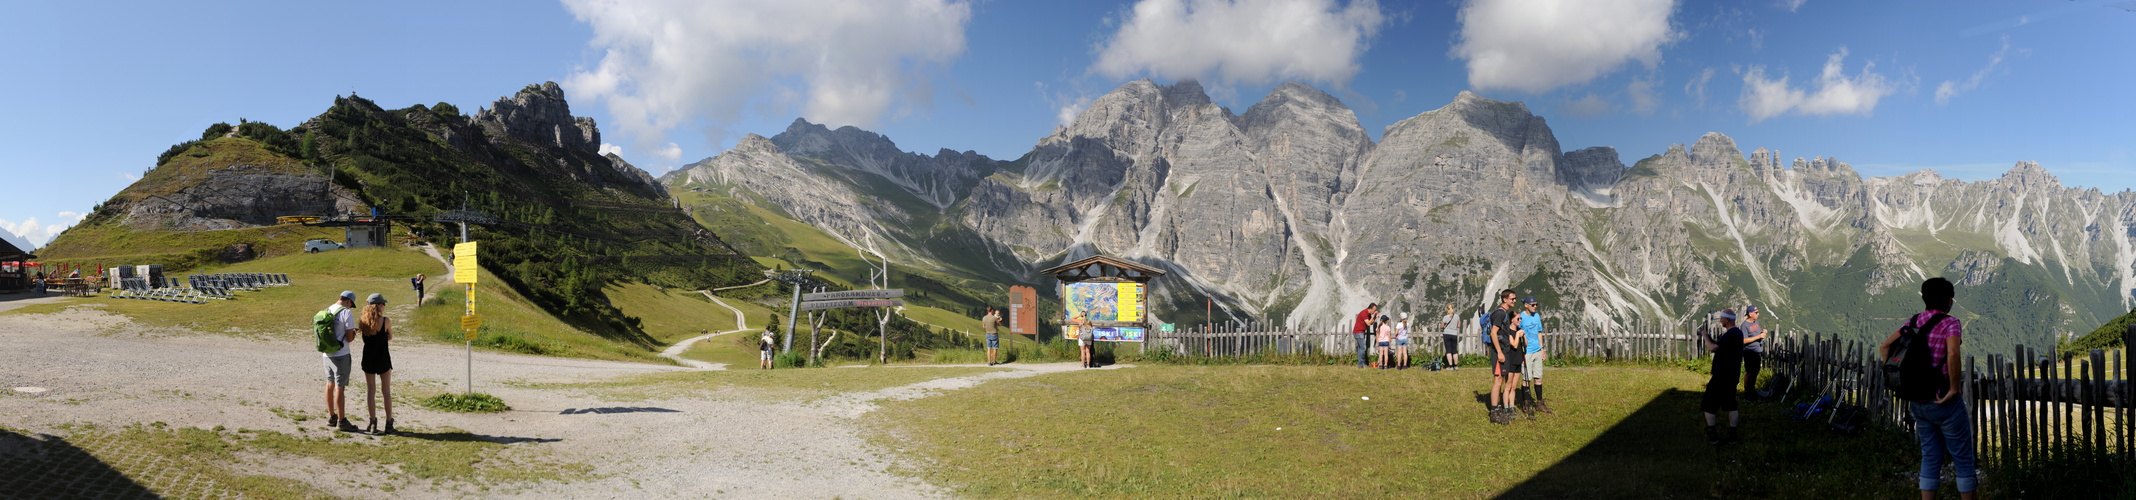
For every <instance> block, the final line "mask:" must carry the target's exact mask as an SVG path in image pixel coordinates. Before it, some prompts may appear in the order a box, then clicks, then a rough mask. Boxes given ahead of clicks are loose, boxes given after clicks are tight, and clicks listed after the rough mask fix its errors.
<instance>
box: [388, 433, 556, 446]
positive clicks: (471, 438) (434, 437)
mask: <svg viewBox="0 0 2136 500" xmlns="http://www.w3.org/2000/svg"><path fill="white" fill-rule="evenodd" d="M393 437H404V438H409V439H422V440H427V441H445V442H486V443H498V444H518V443H555V442H559V441H563V439H559V438H530V437H512V436H489V435H483V434H475V433H472V432H467V431H452V432H417V431H405V430H403V431H398V432H394V433H393Z"/></svg>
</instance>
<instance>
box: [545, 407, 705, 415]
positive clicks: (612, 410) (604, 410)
mask: <svg viewBox="0 0 2136 500" xmlns="http://www.w3.org/2000/svg"><path fill="white" fill-rule="evenodd" d="M587 413H599V414H604V415H605V414H609V413H682V410H670V409H667V408H653V407H649V406H611V407H607V408H568V409H565V410H564V411H563V412H562V413H561V414H562V415H584V414H587Z"/></svg>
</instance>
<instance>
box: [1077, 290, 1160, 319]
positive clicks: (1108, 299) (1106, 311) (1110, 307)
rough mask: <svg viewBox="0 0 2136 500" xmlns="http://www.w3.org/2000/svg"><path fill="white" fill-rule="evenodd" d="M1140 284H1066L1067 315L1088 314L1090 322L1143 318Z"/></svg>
mask: <svg viewBox="0 0 2136 500" xmlns="http://www.w3.org/2000/svg"><path fill="white" fill-rule="evenodd" d="M1142 291H1143V289H1142V284H1141V283H1069V284H1068V285H1067V297H1066V302H1067V307H1066V309H1067V310H1068V318H1067V319H1074V318H1078V317H1082V315H1083V313H1084V312H1086V311H1087V312H1089V313H1090V321H1091V322H1094V323H1095V322H1107V321H1117V322H1127V323H1137V322H1141V321H1142V309H1143V296H1142Z"/></svg>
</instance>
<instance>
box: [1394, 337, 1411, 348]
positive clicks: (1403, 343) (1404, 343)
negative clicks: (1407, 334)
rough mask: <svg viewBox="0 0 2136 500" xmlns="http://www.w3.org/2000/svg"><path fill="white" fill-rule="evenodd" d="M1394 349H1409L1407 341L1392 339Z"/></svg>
mask: <svg viewBox="0 0 2136 500" xmlns="http://www.w3.org/2000/svg"><path fill="white" fill-rule="evenodd" d="M1394 346H1395V347H1409V339H1394Z"/></svg>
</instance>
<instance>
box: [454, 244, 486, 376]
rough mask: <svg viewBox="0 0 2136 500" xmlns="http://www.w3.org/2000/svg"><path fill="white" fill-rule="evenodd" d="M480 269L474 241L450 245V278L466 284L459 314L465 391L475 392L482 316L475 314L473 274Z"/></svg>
mask: <svg viewBox="0 0 2136 500" xmlns="http://www.w3.org/2000/svg"><path fill="white" fill-rule="evenodd" d="M480 269H482V266H481V264H480V263H478V262H476V261H475V242H472V241H470V242H466V243H461V244H458V245H453V246H452V280H453V281H457V282H460V283H466V284H467V314H466V315H464V316H460V330H461V332H462V333H465V334H467V392H468V393H469V394H473V393H474V392H475V332H476V331H477V330H479V329H481V328H482V317H481V316H476V315H475V276H476V274H477V273H476V271H478V270H480Z"/></svg>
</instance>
